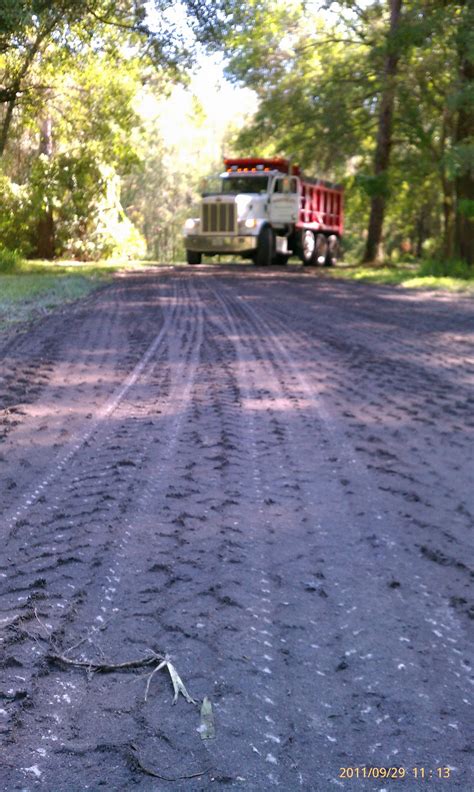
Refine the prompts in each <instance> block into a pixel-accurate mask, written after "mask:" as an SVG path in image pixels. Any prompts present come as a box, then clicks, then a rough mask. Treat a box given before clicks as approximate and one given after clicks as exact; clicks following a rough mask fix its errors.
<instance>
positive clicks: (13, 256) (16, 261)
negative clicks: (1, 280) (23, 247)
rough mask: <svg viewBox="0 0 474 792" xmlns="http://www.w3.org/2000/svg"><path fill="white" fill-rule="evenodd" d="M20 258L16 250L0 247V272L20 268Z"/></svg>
mask: <svg viewBox="0 0 474 792" xmlns="http://www.w3.org/2000/svg"><path fill="white" fill-rule="evenodd" d="M21 263H22V258H21V256H20V254H19V253H18V252H17V251H16V250H7V249H6V248H2V247H0V272H1V273H3V274H7V273H10V272H16V271H17V270H18V269H20V266H21Z"/></svg>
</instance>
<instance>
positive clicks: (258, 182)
mask: <svg viewBox="0 0 474 792" xmlns="http://www.w3.org/2000/svg"><path fill="white" fill-rule="evenodd" d="M222 192H223V193H225V194H226V195H237V194H238V193H266V192H268V176H230V177H229V178H228V179H222Z"/></svg>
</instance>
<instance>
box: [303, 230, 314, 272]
mask: <svg viewBox="0 0 474 792" xmlns="http://www.w3.org/2000/svg"><path fill="white" fill-rule="evenodd" d="M315 251H316V240H315V238H314V234H313V232H312V231H310V230H309V228H307V229H306V231H303V234H302V237H301V253H300V258H301V261H302V262H303V265H304V266H305V267H309V266H311V265H312V264H315V263H316V259H315Z"/></svg>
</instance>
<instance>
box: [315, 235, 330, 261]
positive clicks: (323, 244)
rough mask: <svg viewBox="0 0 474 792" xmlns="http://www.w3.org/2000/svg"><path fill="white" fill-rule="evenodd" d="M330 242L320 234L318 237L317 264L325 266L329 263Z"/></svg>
mask: <svg viewBox="0 0 474 792" xmlns="http://www.w3.org/2000/svg"><path fill="white" fill-rule="evenodd" d="M328 250H329V247H328V240H327V238H326V237H325V236H324V234H318V235H317V236H316V251H315V260H316V263H317V264H325V263H326V261H327V255H328Z"/></svg>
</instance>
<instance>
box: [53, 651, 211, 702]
mask: <svg viewBox="0 0 474 792" xmlns="http://www.w3.org/2000/svg"><path fill="white" fill-rule="evenodd" d="M66 651H69V650H66ZM46 657H47V659H48V660H50V661H51V662H53V663H59V664H62V665H65V666H73V667H74V668H84V669H85V670H86V671H87V673H88V674H91V673H92V672H93V671H97V672H102V673H108V672H112V671H128V670H129V669H131V668H143V666H149V665H152V664H153V663H158V665H157V666H156V668H154V669H153V671H152V672H151V674H149V675H148V680H147V683H146V688H145V701H146V700H147V698H148V691H149V689H150V684H151V680H152V679H153V677H154V675H155V674H156V672H157V671H161V669H162V668H165V667H166V668H167V669H168V673H169V675H170V677H171V682H172V684H173V690H174V696H173V704H176V702H177V700H178V696H179V694H180V693H181V695H182V696H184V698H185V699H186V701H187V702H188V704H197V701H195V700H194V699H193V698H192V697H191V696H190V695H189V693H188V691H187V690H186V687H185V685H184V683H183V680H182V679H181V677H180V676H179V674H178V672H177V671H176V668H175V667H174V665H173V663H172V662H171V660H170V657H169V655H164V656H163V655H160V654H157V653H155V652H153V654H151V655H148V656H147V657H142V658H141V659H139V660H128V661H127V662H125V663H106V662H93V661H92V660H75V659H74V658H72V657H66V656H65V655H63V654H58V653H54V652H49V654H47V655H46Z"/></svg>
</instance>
